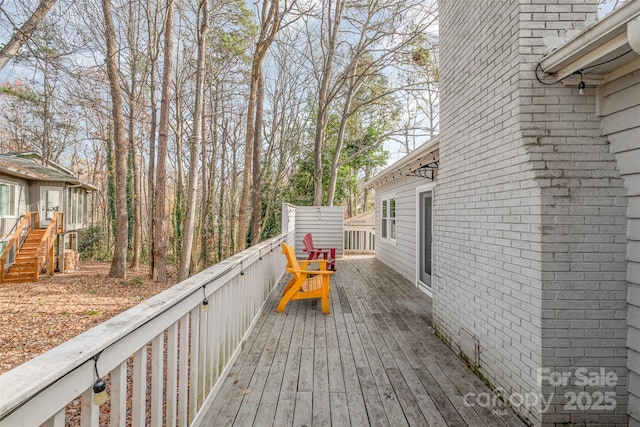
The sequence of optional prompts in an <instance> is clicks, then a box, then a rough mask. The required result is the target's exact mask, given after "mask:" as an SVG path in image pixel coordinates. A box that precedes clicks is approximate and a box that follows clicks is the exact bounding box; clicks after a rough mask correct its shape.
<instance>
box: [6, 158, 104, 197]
mask: <svg viewBox="0 0 640 427" xmlns="http://www.w3.org/2000/svg"><path fill="white" fill-rule="evenodd" d="M0 172H2V173H5V174H7V175H11V176H15V177H18V178H23V179H27V180H30V181H54V182H62V183H67V184H71V185H79V186H81V187H82V188H85V189H87V190H97V188H96V187H94V186H93V185H91V184H87V183H84V182H82V181H80V180H79V179H78V178H77V177H76V176H75V175H74V174H73V173H72V172H71V171H70V170H68V169H66V168H64V167H62V166H60V165H58V164H56V163H54V162H51V161H49V164H48V165H43V164H42V156H40V155H39V154H37V153H34V152H27V153H4V154H0Z"/></svg>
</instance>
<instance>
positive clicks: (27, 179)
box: [0, 152, 96, 270]
mask: <svg viewBox="0 0 640 427" xmlns="http://www.w3.org/2000/svg"><path fill="white" fill-rule="evenodd" d="M94 190H96V188H95V187H93V186H92V185H89V184H86V183H83V182H81V181H80V180H79V179H78V178H77V177H76V176H75V175H74V174H73V173H72V172H71V171H69V170H68V169H65V168H63V167H62V166H60V165H57V164H55V163H53V162H51V161H50V162H48V165H46V166H45V165H43V163H42V157H41V156H40V155H38V154H36V153H31V152H30V153H9V154H0V253H1V252H2V251H3V250H4V249H5V246H6V245H7V242H9V241H10V240H11V238H12V237H13V235H14V233H15V231H16V226H17V225H18V223H19V222H20V220H21V219H22V218H23V217H24V215H25V214H27V213H28V212H32V213H36V212H37V214H38V223H37V224H34V228H40V229H44V228H46V227H47V226H48V225H49V222H50V221H51V219H52V217H53V215H54V213H55V212H60V213H63V214H64V227H63V232H62V233H60V234H59V237H58V241H57V245H58V249H60V248H62V249H64V248H71V249H75V250H77V238H76V237H77V231H79V230H82V229H85V228H87V224H88V200H87V193H88V192H89V191H94ZM58 252H59V253H60V251H58ZM59 260H60V261H61V260H62V257H60V258H59ZM9 267H10V263H8V264H5V270H6V269H8V268H9Z"/></svg>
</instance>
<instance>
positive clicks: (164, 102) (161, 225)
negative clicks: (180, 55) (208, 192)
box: [153, 0, 173, 283]
mask: <svg viewBox="0 0 640 427" xmlns="http://www.w3.org/2000/svg"><path fill="white" fill-rule="evenodd" d="M163 67H164V68H163V70H162V99H161V101H160V126H159V136H158V166H157V167H156V187H155V197H154V199H155V213H154V217H153V222H154V225H153V226H154V245H153V280H155V281H156V282H158V283H166V282H167V236H166V224H165V217H166V210H167V208H166V179H167V145H168V142H169V112H170V111H169V108H170V105H169V104H170V102H171V93H170V89H171V79H172V67H173V0H167V17H166V20H165V30H164V58H163Z"/></svg>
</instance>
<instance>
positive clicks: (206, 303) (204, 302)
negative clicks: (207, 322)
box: [202, 297, 209, 313]
mask: <svg viewBox="0 0 640 427" xmlns="http://www.w3.org/2000/svg"><path fill="white" fill-rule="evenodd" d="M202 311H204V312H205V313H207V312H208V311H209V300H208V299H207V297H205V298H204V299H203V300H202Z"/></svg>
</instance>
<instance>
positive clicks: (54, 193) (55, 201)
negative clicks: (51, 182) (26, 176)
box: [40, 187, 62, 228]
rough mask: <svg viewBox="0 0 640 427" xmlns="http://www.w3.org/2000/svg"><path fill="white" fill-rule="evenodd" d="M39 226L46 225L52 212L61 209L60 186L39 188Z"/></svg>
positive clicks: (51, 216)
mask: <svg viewBox="0 0 640 427" xmlns="http://www.w3.org/2000/svg"><path fill="white" fill-rule="evenodd" d="M40 206H41V208H40V227H43V228H44V227H47V226H48V225H49V222H51V219H52V218H53V214H54V213H55V212H60V211H61V210H62V188H60V187H41V188H40Z"/></svg>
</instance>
